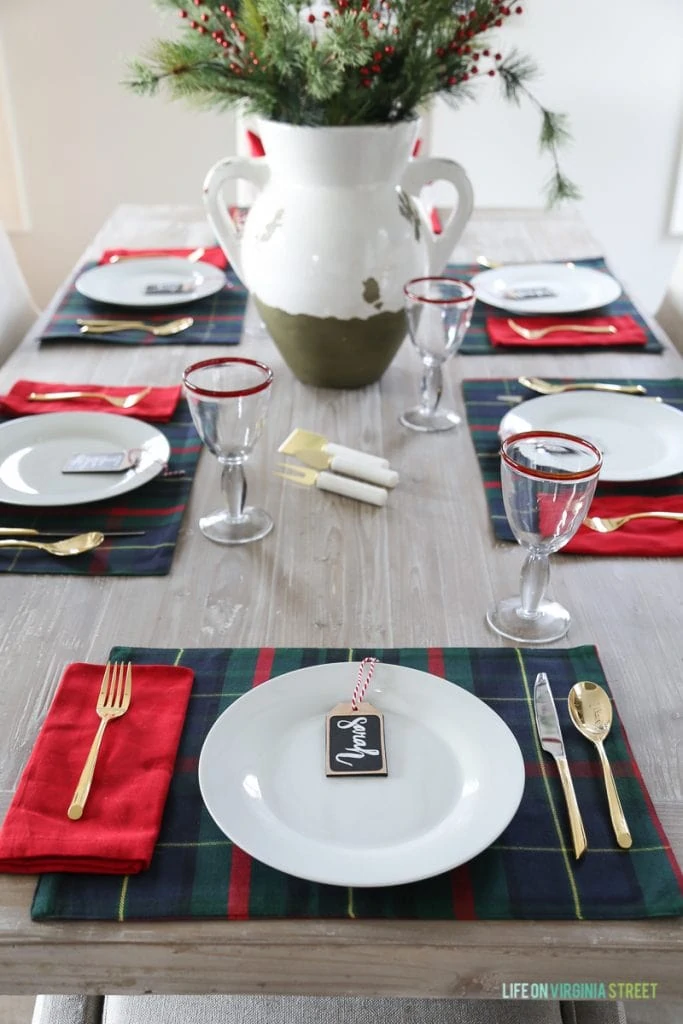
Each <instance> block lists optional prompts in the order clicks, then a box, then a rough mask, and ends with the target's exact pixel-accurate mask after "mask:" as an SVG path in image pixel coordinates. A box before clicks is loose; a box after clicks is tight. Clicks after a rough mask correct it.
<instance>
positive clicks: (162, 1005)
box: [33, 996, 627, 1024]
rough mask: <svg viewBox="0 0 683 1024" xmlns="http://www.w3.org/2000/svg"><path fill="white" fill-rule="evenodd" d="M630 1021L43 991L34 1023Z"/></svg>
mask: <svg viewBox="0 0 683 1024" xmlns="http://www.w3.org/2000/svg"><path fill="white" fill-rule="evenodd" d="M380 1021H381V1022H382V1024H627V1020H626V1015H625V1012H624V1008H623V1006H622V1005H621V1004H620V1003H611V1002H583V1003H573V1002H562V1003H557V1002H553V1003H551V1002H532V1001H525V1002H514V1001H493V1000H485V999H482V1000H476V999H473V1000H463V999H365V998H359V997H346V996H345V997H339V998H332V997H324V998H322V997H314V996H105V997H104V998H101V997H97V996H38V999H37V1000H36V1008H35V1013H34V1016H33V1024H378V1022H380Z"/></svg>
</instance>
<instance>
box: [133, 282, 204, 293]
mask: <svg viewBox="0 0 683 1024" xmlns="http://www.w3.org/2000/svg"><path fill="white" fill-rule="evenodd" d="M194 290H195V284H194V281H179V282H171V281H169V282H165V281H162V282H161V283H160V284H148V285H147V287H146V288H145V295H183V294H184V293H185V292H188V293H189V292H193V291H194Z"/></svg>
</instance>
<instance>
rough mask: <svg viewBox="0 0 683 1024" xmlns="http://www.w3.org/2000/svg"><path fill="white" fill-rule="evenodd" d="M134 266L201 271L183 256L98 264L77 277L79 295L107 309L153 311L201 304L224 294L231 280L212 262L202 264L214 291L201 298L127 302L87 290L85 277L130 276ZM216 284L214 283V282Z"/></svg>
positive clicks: (152, 298) (168, 297) (151, 298)
mask: <svg viewBox="0 0 683 1024" xmlns="http://www.w3.org/2000/svg"><path fill="white" fill-rule="evenodd" d="M133 264H136V265H137V267H138V268H139V267H140V266H141V265H143V266H145V267H146V266H150V267H151V266H156V267H159V266H163V265H166V266H167V267H168V265H169V264H172V265H173V267H175V268H177V269H182V270H187V269H190V270H194V271H195V273H196V272H197V269H198V264H196V263H189V262H188V261H187V260H186V259H184V258H183V257H181V256H147V257H145V256H141V257H139V258H136V259H134V260H122V261H121V262H120V263H98V264H97V265H96V266H94V267H88V269H87V270H83V271H81V273H80V274H78V275H77V277H76V279H75V281H74V288H75V289H76V291H77V292H78V293H79V295H82V296H83V297H84V298H86V299H89V300H90V301H91V302H99V303H102V304H103V305H107V306H121V307H124V308H126V309H139V308H142V307H147V308H150V309H153V308H155V307H165V306H182V305H186V304H188V303H190V302H199V301H200V300H201V299H206V298H209V296H211V295H215V294H216V293H217V292H219V291H221V289H222V288H224V287H225V284H226V281H227V278H226V276H225V273H224V271H222V270H221V269H220V267H216V266H214V264H212V263H202V264H201V269H200V272H201V273H202V274H203V275H204V277H205V279H206V284H207V285H210V286H211V287H210V290H208V291H207V290H204V291H202V294H201V295H197V296H192V295H188V294H183V295H156V296H153V295H148V296H146V297H142V298H141V299H140V300H138V301H136V302H129V301H127V300H122V299H112V298H102V297H101V295H99V296H98V295H94V294H93V293H92V292H91V291H84V290H83V287H82V284H83V279H84V278H85V279H86V284H87V283H88V279H89V278H90V277H96V276H98V275H100V274H102V272H104V273H107V274H114V276H116V275H117V274H119V275H121V276H125V275H126V274H127V273H130V269H131V268H132V266H133ZM179 265H180V266H179ZM212 281H213V284H212V283H211V282H212Z"/></svg>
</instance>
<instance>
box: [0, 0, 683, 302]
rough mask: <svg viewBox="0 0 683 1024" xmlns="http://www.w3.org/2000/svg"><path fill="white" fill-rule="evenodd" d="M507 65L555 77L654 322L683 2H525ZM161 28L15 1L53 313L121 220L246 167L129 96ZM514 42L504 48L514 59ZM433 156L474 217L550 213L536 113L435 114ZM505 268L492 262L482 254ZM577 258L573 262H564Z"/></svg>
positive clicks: (7, 14) (43, 290)
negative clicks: (114, 214)
mask: <svg viewBox="0 0 683 1024" xmlns="http://www.w3.org/2000/svg"><path fill="white" fill-rule="evenodd" d="M524 6H525V7H526V8H528V10H527V11H526V13H525V14H523V15H522V16H520V17H514V18H512V19H511V20H510V23H509V25H510V28H509V30H508V31H506V33H505V34H501V37H500V41H501V49H506V48H509V46H511V45H517V46H518V47H519V48H520V49H521V50H523V51H525V52H528V53H530V54H531V55H532V56H534V57H535V58H536V59H537V61H538V63H539V64H540V66H541V68H542V70H543V72H544V74H543V77H542V78H540V79H539V80H538V81H537V82H536V83H535V84H534V89H535V90H536V91H537V93H538V95H539V97H540V98H542V99H543V101H544V102H545V103H546V104H547V105H549V106H551V107H553V108H554V109H557V110H562V111H566V112H567V113H568V114H569V115H570V118H571V123H572V129H573V134H574V140H575V141H574V144H573V146H572V147H571V148H570V149H567V150H566V151H565V155H564V156H563V164H564V166H565V168H566V170H567V172H568V173H569V174H570V175H571V176H572V177H573V178H574V179H575V180H577V181H578V182H579V184H580V185H581V187H582V189H583V193H584V200H583V202H582V203H581V210H582V213H583V216H584V218H585V219H586V221H587V222H588V224H589V226H590V227H591V228H592V230H593V232H594V234H595V235H597V237H598V238H599V239H600V240H601V241H602V242H603V244H604V249H605V252H606V254H607V255H608V256H609V258H610V260H611V262H612V265H613V267H614V269H615V271H616V272H617V273H618V274H620V275H621V276H623V277H624V278H625V279H626V282H627V283H628V285H629V286H630V287H631V289H632V290H633V291H634V292H635V293H636V294H637V295H638V296H639V297H640V299H641V300H642V301H643V302H644V303H645V304H646V305H647V307H648V308H650V309H654V308H655V306H656V305H657V303H658V301H659V299H660V297H661V294H662V292H663V289H664V286H665V283H666V280H667V278H668V275H669V272H670V269H671V267H672V266H673V263H674V259H675V255H676V253H677V251H678V248H679V247H680V245H681V243H683V239H681V238H678V239H675V238H673V237H672V236H670V235H668V231H669V223H670V218H671V213H672V204H673V195H674V185H675V179H676V175H677V163H678V155H679V152H680V146H681V141H682V135H681V126H682V125H683V59H682V56H683V0H647V3H644V2H643V0H599V2H596V0H571V2H570V3H568V2H567V0H527V2H524ZM175 20H176V19H175V18H174V17H173V18H171V19H170V20H169V23H168V26H164V23H163V22H162V20H161V16H160V14H159V12H158V11H157V10H155V9H154V7H153V5H152V0H96V2H95V3H92V2H91V3H87V2H86V0H68V2H67V3H66V4H64V3H62V4H59V3H48V2H46V0H21V2H14V3H10V2H8V0H6V2H5V3H3V4H2V5H1V7H0V38H2V41H3V42H4V51H5V60H6V64H7V67H6V78H7V81H8V83H9V96H8V97H6V100H7V101H9V103H10V104H11V107H12V110H13V115H14V122H15V127H16V136H17V142H18V149H19V153H18V157H19V162H20V166H21V168H22V170H23V176H24V187H25V192H26V196H27V208H28V216H29V218H30V228H29V231H28V232H27V233H26V234H23V235H22V234H15V235H14V236H13V237H14V241H15V244H16V246H17V249H18V252H19V256H20V259H21V261H22V264H23V266H24V269H25V272H26V273H27V276H28V278H29V281H30V283H31V286H32V288H33V290H34V293H35V295H36V298H37V299H38V300H39V301H41V302H44V301H45V300H46V299H47V298H48V296H49V295H50V293H51V292H52V290H53V288H54V287H55V285H56V284H57V283H58V281H59V280H60V279H61V278H62V277H63V276H64V274H65V273H66V272H67V270H68V269H69V267H70V266H71V264H72V263H73V262H74V261H75V259H76V258H77V256H78V254H79V253H80V252H81V251H82V249H83V248H84V246H85V244H86V242H87V241H88V240H89V239H90V238H91V237H92V235H93V233H94V232H95V230H96V229H97V228H98V227H99V225H100V224H101V223H102V221H103V220H104V219H105V217H106V216H107V215H108V214H109V213H110V212H111V210H112V209H113V207H114V206H115V205H116V204H117V203H118V202H121V201H129V202H186V203H187V202H189V203H194V202H199V197H200V192H201V184H202V180H203V177H204V174H205V172H206V171H207V169H208V168H209V166H210V165H211V164H212V163H213V162H214V161H215V160H217V159H219V158H220V157H221V156H225V155H226V154H228V153H230V152H234V145H235V142H234V130H233V119H232V117H231V116H229V115H225V114H220V115H219V114H209V113H202V114H199V113H196V112H192V111H188V110H187V108H185V107H184V106H183V105H182V104H179V103H167V102H164V101H163V100H161V99H141V98H139V97H136V96H134V95H132V94H130V93H129V92H127V91H126V90H124V89H123V88H122V87H121V86H120V84H119V82H120V80H121V79H122V78H123V77H124V60H125V58H126V57H128V56H131V55H135V54H137V53H139V52H140V50H141V49H142V48H143V47H144V45H145V43H146V42H147V41H148V40H149V39H151V38H152V37H153V36H155V35H159V34H166V33H167V32H168V31H170V29H172V28H174V23H175ZM506 40H507V42H506ZM433 126H434V132H433V144H432V151H433V152H434V153H439V154H441V155H448V156H452V157H454V158H455V159H457V160H460V161H461V162H462V163H463V164H464V165H465V167H466V168H467V170H468V173H469V174H470V176H471V178H472V180H473V183H474V187H475V192H476V198H477V205H479V206H516V207H520V206H522V207H523V206H539V205H543V198H542V184H543V181H544V178H545V176H546V174H547V172H548V169H549V164H548V162H547V160H546V158H539V156H538V153H537V145H536V137H537V119H536V117H535V115H534V112H533V110H532V109H531V108H529V107H527V106H525V105H523V106H522V107H521V108H516V107H513V106H510V105H508V104H506V103H505V102H504V101H503V100H502V99H501V98H499V93H498V87H497V84H496V80H495V79H492V80H487V81H486V83H485V84H484V88H483V89H482V90H481V91H480V99H479V100H478V101H477V102H475V103H473V104H469V105H466V106H464V107H463V108H462V109H461V110H460V111H459V112H453V111H451V110H450V109H448V108H446V107H445V106H444V105H443V104H439V105H438V106H437V108H436V110H435V113H434V120H433ZM488 255H490V257H491V258H492V259H495V255H496V254H495V253H490V254H488ZM567 255H568V256H569V255H572V254H569V253H568V254H567Z"/></svg>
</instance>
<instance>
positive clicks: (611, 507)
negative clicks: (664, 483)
mask: <svg viewBox="0 0 683 1024" xmlns="http://www.w3.org/2000/svg"><path fill="white" fill-rule="evenodd" d="M654 511H658V512H681V513H683V494H672V495H667V496H665V497H657V496H656V495H647V496H642V495H632V494H628V495H627V494H619V495H614V494H612V495H605V496H600V497H596V498H594V499H593V503H592V505H591V507H590V509H589V512H588V515H589V516H603V517H605V516H608V517H616V516H627V515H630V514H631V513H632V512H654ZM562 550H563V551H569V552H573V553H574V554H577V555H641V556H648V557H650V558H656V557H657V556H661V557H662V558H666V557H671V556H675V555H683V522H677V521H676V520H675V519H633V520H631V522H630V523H625V524H624V526H621V527H620V528H619V529H618V530H614V531H613V532H612V533H597V532H596V531H595V530H591V529H589V527H587V526H584V525H582V526H581V527H580V528H579V532H578V533H577V534H576V536H574V537H573V538H572V539H571V540H570V542H569V544H567V546H566V547H564V548H563V549H562Z"/></svg>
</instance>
